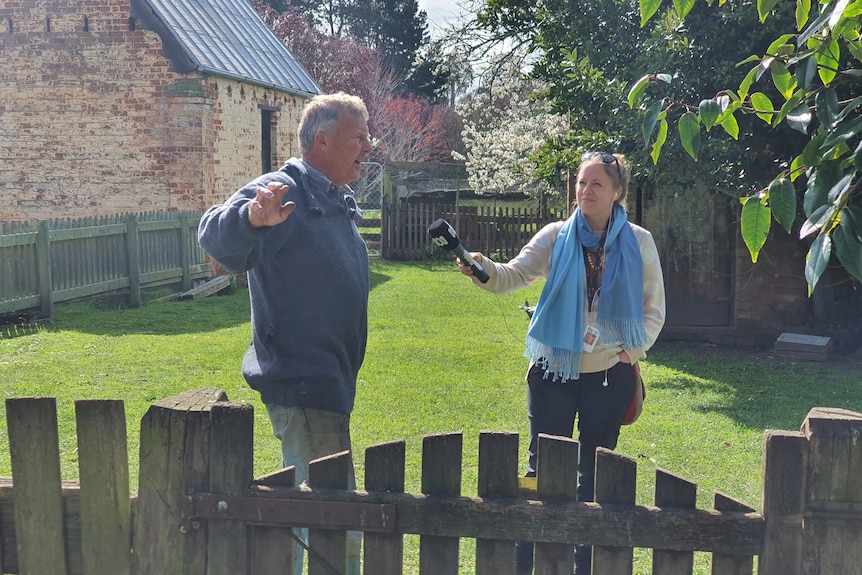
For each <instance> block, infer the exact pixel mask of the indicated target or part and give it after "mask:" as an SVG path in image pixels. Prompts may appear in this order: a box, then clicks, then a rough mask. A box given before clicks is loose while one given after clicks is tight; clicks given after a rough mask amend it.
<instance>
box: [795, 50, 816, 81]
mask: <svg viewBox="0 0 862 575" xmlns="http://www.w3.org/2000/svg"><path fill="white" fill-rule="evenodd" d="M815 73H817V59H816V58H815V57H814V56H807V57H805V58H802V59H801V60H799V62H797V63H796V68H795V69H794V70H793V75H794V77H795V78H796V83H797V84H799V85H800V86H802V87H803V88H808V87H810V86H811V82H813V81H814V74H815Z"/></svg>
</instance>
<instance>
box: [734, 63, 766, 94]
mask: <svg viewBox="0 0 862 575" xmlns="http://www.w3.org/2000/svg"><path fill="white" fill-rule="evenodd" d="M758 70H760V66H755V67H754V68H752V69H751V70H749V71H748V74H746V75H745V78H743V79H742V82H740V83H739V90H738V91H737V94H739V97H740V98H742V99H743V100H744V99H745V97H746V96H747V95H748V91H749V90H750V89H751V85H752V84H753V83H754V77H755V76H756V75H757V71H758Z"/></svg>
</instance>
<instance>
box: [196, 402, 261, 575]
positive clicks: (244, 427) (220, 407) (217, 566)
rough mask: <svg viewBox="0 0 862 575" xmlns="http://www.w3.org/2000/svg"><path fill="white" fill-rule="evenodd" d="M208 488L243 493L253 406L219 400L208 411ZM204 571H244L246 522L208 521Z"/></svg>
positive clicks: (250, 467) (217, 574)
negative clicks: (205, 566) (205, 568)
mask: <svg viewBox="0 0 862 575" xmlns="http://www.w3.org/2000/svg"><path fill="white" fill-rule="evenodd" d="M210 425H211V427H210V478H209V492H210V493H218V494H224V495H242V494H243V493H245V490H246V488H247V487H248V486H249V484H250V483H251V480H252V477H253V474H254V407H253V406H251V405H249V404H239V403H230V402H226V401H225V402H218V403H216V404H214V405H213V406H212V409H211V411H210ZM207 538H208V541H207V575H244V574H245V573H246V569H247V567H248V563H247V559H248V549H247V548H248V545H247V536H246V524H245V523H244V522H242V521H228V520H224V519H220V520H218V521H210V522H209V525H207Z"/></svg>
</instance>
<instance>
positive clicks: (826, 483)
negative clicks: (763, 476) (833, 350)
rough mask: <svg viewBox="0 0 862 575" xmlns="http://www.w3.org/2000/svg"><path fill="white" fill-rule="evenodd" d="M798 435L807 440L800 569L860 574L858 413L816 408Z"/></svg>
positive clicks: (811, 573) (861, 437) (808, 573)
mask: <svg viewBox="0 0 862 575" xmlns="http://www.w3.org/2000/svg"><path fill="white" fill-rule="evenodd" d="M802 433H803V434H804V435H805V437H806V438H807V439H808V442H809V444H808V449H809V451H808V466H807V467H808V472H807V474H806V479H807V485H806V500H805V522H804V531H803V537H802V541H803V552H804V559H803V570H802V572H803V573H804V574H805V575H832V574H837V573H840V574H841V575H860V574H862V544H860V542H862V514H860V510H862V414H859V413H854V412H852V411H847V410H845V409H830V408H824V407H815V408H814V409H812V410H811V411H810V412H809V413H808V417H807V418H806V419H805V423H804V424H803V425H802ZM767 519H768V518H767Z"/></svg>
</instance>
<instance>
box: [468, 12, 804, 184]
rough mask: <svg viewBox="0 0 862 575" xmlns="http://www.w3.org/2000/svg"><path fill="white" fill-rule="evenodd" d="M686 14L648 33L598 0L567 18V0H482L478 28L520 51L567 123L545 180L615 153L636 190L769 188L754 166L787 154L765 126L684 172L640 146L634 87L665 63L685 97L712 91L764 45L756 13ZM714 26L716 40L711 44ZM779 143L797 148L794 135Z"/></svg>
mask: <svg viewBox="0 0 862 575" xmlns="http://www.w3.org/2000/svg"><path fill="white" fill-rule="evenodd" d="M690 16H691V18H690V20H686V21H685V22H683V21H682V19H680V18H678V17H675V14H674V13H673V12H663V13H662V14H661V18H656V19H655V21H653V22H651V26H650V27H641V26H640V19H639V13H638V10H637V7H636V5H635V4H633V3H631V2H615V1H613V0H597V1H596V2H590V3H586V4H583V5H579V8H578V10H577V11H572V10H571V9H570V4H569V2H567V1H566V0H548V1H545V2H541V3H534V4H524V3H522V2H519V1H518V0H486V2H485V5H484V7H483V8H482V9H481V10H480V11H479V13H478V16H477V24H478V25H479V26H480V27H483V28H485V29H487V30H489V31H490V33H491V36H492V37H493V38H495V39H496V40H497V41H501V40H502V39H506V40H507V41H509V42H512V43H514V44H516V45H522V46H524V47H526V51H527V53H528V54H530V55H531V57H532V62H533V67H532V76H533V77H535V78H537V79H540V80H541V81H542V82H543V83H544V85H545V86H546V89H545V91H544V93H543V94H542V95H543V97H545V98H546V99H548V100H549V101H550V103H551V105H552V110H553V111H555V112H557V113H560V114H564V115H566V116H567V117H568V118H569V120H570V130H569V133H568V134H566V135H564V136H561V137H555V138H553V139H549V141H548V142H547V143H546V145H545V146H544V148H543V150H542V151H541V152H540V153H539V154H537V156H536V160H537V161H538V162H539V170H538V173H539V174H540V175H541V176H542V177H544V178H546V179H548V181H549V182H554V181H558V179H559V175H560V174H561V173H563V172H565V171H566V170H571V169H573V168H575V167H576V166H577V163H578V160H579V159H580V156H581V154H582V152H585V151H594V150H609V149H613V150H616V151H620V152H623V153H625V154H627V155H628V156H629V159H630V160H631V162H630V163H631V165H632V167H633V169H634V173H635V176H636V177H637V180H638V182H640V183H642V184H647V185H650V184H652V185H657V184H659V183H661V184H664V185H673V186H677V187H688V186H691V185H698V186H704V185H706V186H707V187H711V188H712V189H713V190H714V191H715V192H716V193H721V194H723V195H734V194H735V193H736V192H735V191H734V190H737V189H739V188H740V187H742V188H743V189H744V190H745V192H744V193H746V194H747V193H748V192H749V191H750V190H751V189H756V188H757V187H759V186H760V185H761V184H762V183H763V182H764V181H766V179H767V178H766V175H765V173H764V172H762V171H761V170H760V166H762V165H764V164H766V165H769V164H770V163H772V162H773V161H774V160H775V158H778V157H780V156H781V155H782V154H783V153H785V151H784V150H783V149H782V150H777V149H775V141H774V140H776V139H775V137H774V133H772V132H770V131H769V130H768V129H763V128H759V129H758V127H756V126H755V128H754V129H753V130H752V131H751V138H750V139H749V140H747V141H745V142H739V143H736V142H733V143H731V144H728V143H726V142H717V143H711V144H709V150H708V153H704V154H703V156H704V158H705V161H702V162H700V163H699V164H696V165H694V166H690V167H689V166H687V167H686V169H685V170H666V169H660V168H654V167H653V166H652V162H651V161H650V158H649V151H648V150H644V149H643V146H642V137H641V133H640V122H641V116H640V113H639V112H638V111H636V110H630V109H629V107H628V106H627V104H626V95H627V92H628V85H629V83H630V82H633V81H634V80H636V79H637V78H638V77H640V76H642V75H643V73H644V71H649V70H652V69H654V68H655V66H657V65H661V66H662V67H664V69H667V70H671V71H672V73H673V74H674V76H675V77H676V78H677V79H678V81H677V83H676V85H677V86H678V89H680V90H681V91H683V90H685V93H687V94H688V93H698V92H700V91H703V90H705V91H707V92H708V91H710V90H716V91H717V90H718V89H720V88H721V87H722V86H723V85H724V84H725V83H726V80H727V78H729V77H732V74H733V72H734V65H735V64H736V62H738V61H739V60H740V59H742V58H744V57H745V56H747V55H748V54H750V53H751V50H753V49H758V48H759V47H761V46H764V47H765V46H766V45H767V43H768V42H767V41H766V40H764V39H763V36H764V32H763V31H761V30H760V24H759V22H758V21H757V15H756V13H755V12H753V10H748V11H747V10H744V9H740V10H737V11H735V12H734V13H733V14H732V19H731V20H728V19H727V16H725V15H723V14H722V13H720V12H718V11H717V10H713V9H711V8H710V7H709V6H708V5H707V4H706V3H703V4H702V6H700V5H699V6H698V7H697V8H696V9H695V10H694V11H692V12H691V13H690ZM719 28H721V29H722V42H721V43H716V42H714V41H713V39H714V35H715V30H716V29H719ZM704 71H707V72H708V73H704ZM779 142H780V143H782V144H783V143H787V144H788V145H792V144H794V142H793V138H792V137H791V138H786V139H784V140H779ZM748 147H750V148H751V149H755V150H759V151H760V154H761V159H760V161H757V162H746V161H745V160H744V158H746V157H747V154H746V152H745V148H748ZM664 153H665V155H666V160H667V162H666V165H675V164H676V163H677V162H682V161H685V157H686V156H685V151H684V150H683V149H682V147H681V146H680V145H679V143H678V142H669V143H668V145H667V146H666V147H665V152H664Z"/></svg>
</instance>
